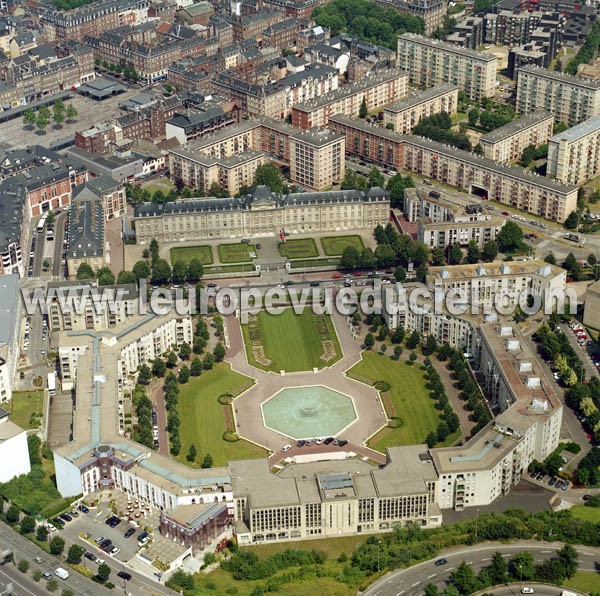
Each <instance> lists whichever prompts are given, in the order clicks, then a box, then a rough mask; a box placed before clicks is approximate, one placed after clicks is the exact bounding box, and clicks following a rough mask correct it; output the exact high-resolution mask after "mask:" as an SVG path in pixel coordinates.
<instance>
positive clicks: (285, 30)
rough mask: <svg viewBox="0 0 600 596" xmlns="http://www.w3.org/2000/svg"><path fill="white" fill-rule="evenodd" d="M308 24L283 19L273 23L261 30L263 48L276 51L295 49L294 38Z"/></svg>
mask: <svg viewBox="0 0 600 596" xmlns="http://www.w3.org/2000/svg"><path fill="white" fill-rule="evenodd" d="M310 23H311V22H310V21H308V20H305V19H296V18H289V19H283V20H282V21H281V20H280V21H278V22H276V23H273V24H272V25H269V26H268V27H266V28H265V29H263V32H262V38H263V46H264V47H270V48H277V49H278V50H283V49H284V48H295V47H296V36H297V35H298V33H299V32H300V31H303V30H305V29H306V28H307V27H309V25H310Z"/></svg>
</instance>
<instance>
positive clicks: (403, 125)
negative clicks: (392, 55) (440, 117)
mask: <svg viewBox="0 0 600 596" xmlns="http://www.w3.org/2000/svg"><path fill="white" fill-rule="evenodd" d="M457 106H458V86H457V85H454V84H452V83H443V84H441V85H437V86H436V87H433V88H431V89H426V90H425V91H422V92H419V93H418V94H417V95H414V96H412V97H408V98H406V99H403V100H401V101H398V102H396V103H394V104H392V105H389V106H386V107H385V108H384V109H383V122H384V124H385V125H386V126H387V125H388V124H391V125H392V126H393V127H394V130H395V131H396V132H399V133H401V134H409V133H410V132H412V129H413V128H414V127H415V126H416V125H417V124H419V121H420V120H421V118H428V117H429V116H433V114H439V113H440V112H448V114H450V115H451V116H453V115H454V114H456V110H457ZM345 115H349V114H345Z"/></svg>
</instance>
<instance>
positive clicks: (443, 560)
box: [435, 557, 448, 567]
mask: <svg viewBox="0 0 600 596" xmlns="http://www.w3.org/2000/svg"><path fill="white" fill-rule="evenodd" d="M447 562H448V559H445V558H443V557H442V558H441V559H438V560H437V561H436V562H435V566H436V567H440V566H441V565H445V564H446V563H447Z"/></svg>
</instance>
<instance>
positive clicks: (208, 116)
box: [165, 106, 236, 145]
mask: <svg viewBox="0 0 600 596" xmlns="http://www.w3.org/2000/svg"><path fill="white" fill-rule="evenodd" d="M235 123H236V119H235V118H234V117H233V114H232V113H231V112H229V113H225V112H224V111H223V109H222V108H221V107H220V106H211V107H207V108H206V109H203V110H187V111H182V112H177V113H175V114H174V116H173V117H172V118H171V119H170V120H167V121H166V122H165V135H166V137H167V139H171V138H176V139H177V140H178V141H179V143H180V144H181V145H185V144H186V143H189V142H190V141H193V140H194V139H197V138H199V137H202V136H204V135H206V134H209V133H211V132H215V131H217V130H220V129H221V128H225V127H226V126H231V125H232V124H235Z"/></svg>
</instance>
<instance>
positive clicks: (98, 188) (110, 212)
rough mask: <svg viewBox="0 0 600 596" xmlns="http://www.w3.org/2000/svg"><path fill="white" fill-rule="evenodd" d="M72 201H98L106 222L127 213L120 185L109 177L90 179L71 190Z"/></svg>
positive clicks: (122, 189)
mask: <svg viewBox="0 0 600 596" xmlns="http://www.w3.org/2000/svg"><path fill="white" fill-rule="evenodd" d="M72 200H89V201H99V202H101V203H102V208H103V211H104V217H105V219H106V221H110V220H111V219H116V218H117V217H122V216H123V215H125V214H126V213H127V197H126V195H125V188H124V187H123V185H122V184H120V183H119V182H117V181H116V180H113V179H112V178H111V177H110V176H98V177H97V178H90V179H89V180H88V181H87V182H85V183H84V184H82V185H80V186H76V187H75V188H74V189H73V196H72Z"/></svg>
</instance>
